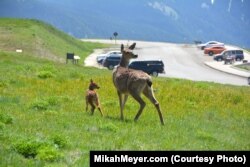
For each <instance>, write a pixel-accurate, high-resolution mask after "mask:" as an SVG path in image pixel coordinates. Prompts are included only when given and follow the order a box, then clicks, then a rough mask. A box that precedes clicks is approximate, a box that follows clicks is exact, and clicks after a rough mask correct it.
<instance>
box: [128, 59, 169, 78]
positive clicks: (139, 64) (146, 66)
mask: <svg viewBox="0 0 250 167" xmlns="http://www.w3.org/2000/svg"><path fill="white" fill-rule="evenodd" d="M129 68H131V69H135V70H142V71H144V72H146V73H148V74H149V75H152V76H158V74H159V73H165V71H164V63H163V62H162V60H144V61H133V62H131V63H130V64H129Z"/></svg>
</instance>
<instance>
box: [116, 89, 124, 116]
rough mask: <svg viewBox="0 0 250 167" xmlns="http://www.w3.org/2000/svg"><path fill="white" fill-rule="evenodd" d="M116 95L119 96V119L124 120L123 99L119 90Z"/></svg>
mask: <svg viewBox="0 0 250 167" xmlns="http://www.w3.org/2000/svg"><path fill="white" fill-rule="evenodd" d="M117 94H118V97H119V104H120V112H121V120H124V116H123V107H122V104H123V101H122V94H121V92H119V91H117Z"/></svg>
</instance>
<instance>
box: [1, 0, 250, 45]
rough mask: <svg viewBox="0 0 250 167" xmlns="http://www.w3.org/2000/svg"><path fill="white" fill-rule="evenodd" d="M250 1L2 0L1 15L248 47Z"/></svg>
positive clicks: (89, 32)
mask: <svg viewBox="0 0 250 167" xmlns="http://www.w3.org/2000/svg"><path fill="white" fill-rule="evenodd" d="M249 6H250V1H246V0H245V1H244V0H238V1H235V0H223V1H218V0H201V1H197V0H190V1H180V0H165V1H161V0H140V1H131V0H130V1H124V0H107V1H102V0H91V1H88V0H60V1H58V0H36V1H33V0H1V1H0V17H21V18H36V19H41V20H44V21H46V22H48V23H51V24H52V25H54V26H56V27H57V28H59V29H61V30H62V31H64V32H66V33H68V34H70V35H72V36H75V37H77V38H110V37H111V36H112V35H113V33H114V32H118V34H119V35H118V37H119V38H123V39H137V40H149V41H167V42H178V43H191V42H193V41H194V40H201V41H204V42H205V41H208V40H218V41H222V42H225V43H229V44H234V45H239V46H241V47H247V48H250V33H249V32H248V31H249V29H250V12H249V9H248V8H249Z"/></svg>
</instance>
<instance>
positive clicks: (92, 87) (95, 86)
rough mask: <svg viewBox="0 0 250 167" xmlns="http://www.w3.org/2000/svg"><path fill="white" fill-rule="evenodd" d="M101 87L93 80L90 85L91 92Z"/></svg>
mask: <svg viewBox="0 0 250 167" xmlns="http://www.w3.org/2000/svg"><path fill="white" fill-rule="evenodd" d="M99 88H100V87H99V86H98V85H97V84H96V83H95V82H94V81H93V80H92V79H91V80H90V84H89V90H94V89H99Z"/></svg>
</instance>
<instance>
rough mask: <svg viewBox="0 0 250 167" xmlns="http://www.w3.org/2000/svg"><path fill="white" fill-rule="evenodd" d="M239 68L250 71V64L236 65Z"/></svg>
mask: <svg viewBox="0 0 250 167" xmlns="http://www.w3.org/2000/svg"><path fill="white" fill-rule="evenodd" d="M236 67H237V68H241V69H243V70H247V71H250V63H245V64H241V65H236Z"/></svg>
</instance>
